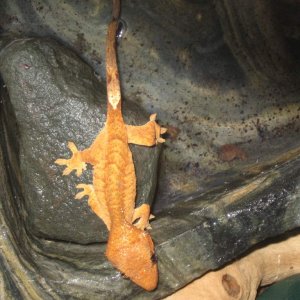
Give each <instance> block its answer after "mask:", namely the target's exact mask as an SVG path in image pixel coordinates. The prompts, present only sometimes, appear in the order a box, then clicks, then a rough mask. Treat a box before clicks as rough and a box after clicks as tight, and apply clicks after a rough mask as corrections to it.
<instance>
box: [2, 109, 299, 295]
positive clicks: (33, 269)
mask: <svg viewBox="0 0 300 300" xmlns="http://www.w3.org/2000/svg"><path fill="white" fill-rule="evenodd" d="M1 111H2V113H3V110H1ZM2 120H3V115H2ZM5 132H6V131H5ZM5 132H4V131H1V132H0V133H1V134H0V141H1V145H2V149H1V152H0V167H1V169H3V170H5V172H3V173H1V175H0V199H1V205H0V229H1V231H0V245H1V255H0V265H1V269H0V270H1V273H0V276H1V277H0V278H3V281H2V287H3V295H4V296H6V297H12V298H14V299H26V300H27V299H28V300H29V299H30V300H32V299H65V298H70V299H95V300H96V299H128V298H130V299H160V298H161V297H163V296H165V295H167V294H170V293H171V292H172V291H174V290H176V289H178V288H180V287H181V286H183V285H185V284H187V283H188V282H190V281H191V280H193V279H195V278H196V277H198V276H200V275H201V274H204V273H205V272H207V271H208V270H211V269H215V268H218V267H220V266H222V265H224V264H225V263H226V262H228V261H230V260H232V259H234V258H235V257H237V256H240V255H241V254H243V253H244V252H245V251H246V250H248V249H250V248H251V247H252V246H254V245H256V244H257V243H259V242H261V241H263V240H265V239H266V238H268V237H271V236H277V235H279V234H281V233H284V232H286V231H288V230H289V229H293V228H296V227H299V225H300V217H299V216H300V199H299V195H300V193H299V190H300V169H299V165H300V148H299V147H298V148H296V149H294V150H293V151H290V152H288V153H286V154H284V155H281V156H278V157H277V158H276V160H273V161H269V164H263V165H256V167H255V168H252V169H251V168H249V169H248V170H245V174H244V175H243V176H240V177H239V181H238V182H235V183H231V184H228V185H227V186H226V190H224V189H223V188H222V189H221V188H219V189H215V190H213V191H212V192H210V193H208V194H204V195H194V196H193V197H191V198H190V199H185V200H182V201H180V202H178V203H177V204H175V205H173V207H170V208H169V209H168V210H166V211H165V212H163V213H161V214H158V215H157V218H156V220H155V221H153V222H152V227H153V230H152V236H153V238H154V241H155V244H156V252H157V255H158V260H159V271H160V277H159V286H158V289H157V290H155V291H154V292H153V293H149V292H145V291H143V290H142V289H140V288H138V287H137V286H135V285H134V284H132V283H131V282H130V281H129V280H125V279H124V278H122V276H121V274H120V273H119V272H117V271H116V270H115V269H114V268H113V267H112V266H111V265H110V264H109V263H108V262H107V260H106V258H105V256H104V249H105V244H101V243H100V244H93V245H79V244H75V243H66V242H59V241H50V240H45V239H37V238H36V237H33V236H32V235H31V234H30V232H27V231H26V230H25V226H24V225H25V224H24V216H23V214H22V212H23V204H22V195H20V190H18V184H16V182H17V180H16V179H17V178H18V177H19V175H20V174H18V170H17V169H16V167H17V164H16V162H15V160H14V159H13V158H12V157H10V156H13V154H14V153H13V152H9V151H7V147H3V145H4V144H9V145H10V149H12V148H13V142H14V140H10V139H7V134H5ZM274 165H276V167H274ZM12 170H14V172H12Z"/></svg>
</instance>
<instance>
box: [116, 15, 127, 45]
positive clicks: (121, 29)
mask: <svg viewBox="0 0 300 300" xmlns="http://www.w3.org/2000/svg"><path fill="white" fill-rule="evenodd" d="M126 32H127V24H126V22H125V21H124V20H122V19H120V20H119V24H118V29H117V32H116V39H117V42H120V41H121V40H122V38H124V36H125V34H126Z"/></svg>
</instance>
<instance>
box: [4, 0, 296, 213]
mask: <svg viewBox="0 0 300 300" xmlns="http://www.w3.org/2000/svg"><path fill="white" fill-rule="evenodd" d="M0 6H1V7H2V8H3V9H0V17H2V18H1V19H2V22H1V24H0V26H2V28H3V30H4V31H5V32H14V33H18V34H20V33H21V34H25V35H38V36H52V37H55V38H57V39H59V40H60V41H62V42H64V43H65V44H66V45H68V46H69V47H71V48H72V49H74V50H75V51H76V52H77V53H78V54H79V55H81V57H83V58H84V59H85V60H86V61H88V62H89V63H90V64H91V65H93V66H94V69H95V70H97V72H98V73H99V74H100V77H101V78H102V80H104V73H105V53H104V49H105V37H106V29H107V23H108V21H109V19H110V9H111V0H101V1H96V2H95V1H94V0H87V1H84V2H81V1H65V2H63V3H61V1H60V0H51V1H49V0H26V1H20V0H2V1H1V3H0ZM283 7H284V9H283ZM286 15H288V16H290V17H288V16H286ZM291 16H292V17H291ZM299 16H300V12H299V8H298V6H297V4H295V3H293V1H285V0H280V1H269V0H268V1H267V0H263V1H252V0H246V1H235V2H234V3H233V2H232V1H227V0H216V1H207V0H201V1H188V0H178V1H171V0H165V1H161V0H152V1H151V5H150V2H149V1H136V0H126V1H123V2H122V18H123V19H124V21H125V22H126V23H127V32H126V34H125V37H124V39H123V40H122V42H121V43H120V45H119V48H118V53H119V65H120V69H121V72H120V73H121V78H122V88H123V89H122V92H123V95H124V97H125V98H126V99H130V100H132V101H134V102H137V103H139V105H141V107H143V108H144V109H145V110H146V111H147V112H148V113H151V112H153V111H156V112H158V117H159V120H160V121H161V122H162V123H163V124H164V125H168V126H173V127H175V128H176V129H178V130H179V131H180V133H179V135H178V136H177V137H176V138H174V139H168V140H167V143H166V144H165V145H164V153H163V156H162V161H161V172H160V180H159V185H158V194H157V198H158V199H159V201H156V203H155V206H154V208H155V210H156V211H159V210H162V209H163V208H165V207H168V205H169V204H170V203H174V201H175V199H176V197H181V196H183V195H188V194H190V193H194V192H196V191H203V192H204V191H207V187H208V184H207V183H213V182H214V181H215V179H216V178H215V174H217V173H220V172H224V171H226V170H228V169H232V168H234V169H236V168H237V169H242V168H244V167H245V166H248V165H251V164H253V163H255V161H257V160H259V161H261V160H264V159H268V157H269V148H271V147H272V148H273V144H275V145H276V144H277V143H276V142H274V143H272V141H273V139H277V138H278V137H279V136H280V135H283V136H290V135H293V134H294V135H295V134H297V130H299V128H300V119H299V118H297V116H298V115H299V111H297V109H298V108H299V93H300V92H299V84H297V82H299V78H300V77H299V75H298V73H299V71H298V70H300V68H299V53H300V51H299V30H298V34H297V30H296V29H293V28H297V26H298V27H299V25H298V20H299ZM287 20H288V21H287ZM229 25H230V26H229ZM295 82H296V84H295ZM224 144H239V146H241V147H242V148H243V150H245V151H246V152H247V154H248V159H247V160H245V161H242V162H241V161H234V162H233V163H232V164H228V163H224V162H222V161H220V160H219V159H218V148H219V147H220V146H222V145H224ZM284 144H285V143H281V144H280V145H281V147H282V148H281V150H282V151H284V148H285V146H284ZM258 148H259V149H263V150H264V151H261V150H260V151H256V149H258ZM218 180H219V182H221V181H222V180H223V179H222V178H220V179H218Z"/></svg>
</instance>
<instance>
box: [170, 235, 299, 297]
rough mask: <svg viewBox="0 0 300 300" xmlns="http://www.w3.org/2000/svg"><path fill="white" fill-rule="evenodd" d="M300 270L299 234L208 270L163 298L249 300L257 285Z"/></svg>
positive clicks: (271, 281) (265, 283)
mask: <svg viewBox="0 0 300 300" xmlns="http://www.w3.org/2000/svg"><path fill="white" fill-rule="evenodd" d="M297 273H300V234H298V235H297V236H294V237H291V238H289V239H287V240H284V241H282V242H279V243H275V244H270V245H268V246H266V247H264V248H260V249H258V250H255V251H253V252H252V253H251V254H249V255H247V256H245V257H243V258H242V259H240V260H238V261H236V262H234V263H232V264H231V265H228V266H226V267H225V268H223V269H221V270H218V271H214V272H209V273H207V274H206V275H204V276H203V277H201V278H199V279H197V280H195V281H194V282H192V283H191V284H189V285H187V286H186V287H184V288H183V289H181V290H179V291H178V292H176V293H175V294H173V295H171V296H169V297H167V298H165V299H166V300H182V299H190V300H193V299H205V300H252V299H255V297H256V294H257V288H258V287H259V286H264V285H268V284H271V283H274V282H277V281H279V280H282V279H284V278H287V277H289V276H292V275H294V274H297Z"/></svg>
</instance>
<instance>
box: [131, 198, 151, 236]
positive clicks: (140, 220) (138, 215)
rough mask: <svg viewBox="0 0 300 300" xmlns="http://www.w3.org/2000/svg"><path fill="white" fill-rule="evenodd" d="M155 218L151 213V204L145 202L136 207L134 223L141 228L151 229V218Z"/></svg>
mask: <svg viewBox="0 0 300 300" xmlns="http://www.w3.org/2000/svg"><path fill="white" fill-rule="evenodd" d="M153 218H154V216H153V215H151V214H150V205H149V204H145V203H144V204H142V205H141V206H139V207H137V208H135V209H134V213H133V217H132V223H133V224H134V225H135V226H136V227H137V228H139V229H141V230H145V229H151V225H150V224H149V220H150V219H153Z"/></svg>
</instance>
